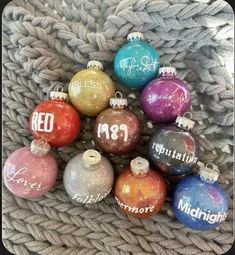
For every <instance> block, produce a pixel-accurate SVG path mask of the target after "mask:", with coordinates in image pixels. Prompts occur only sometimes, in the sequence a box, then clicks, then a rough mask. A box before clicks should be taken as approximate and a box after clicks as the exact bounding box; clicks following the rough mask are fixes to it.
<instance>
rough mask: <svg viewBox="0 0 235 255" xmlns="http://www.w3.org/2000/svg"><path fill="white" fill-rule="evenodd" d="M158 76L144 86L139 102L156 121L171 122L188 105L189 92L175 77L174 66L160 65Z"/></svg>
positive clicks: (151, 118) (146, 113)
mask: <svg viewBox="0 0 235 255" xmlns="http://www.w3.org/2000/svg"><path fill="white" fill-rule="evenodd" d="M159 74H160V76H159V77H158V78H157V79H154V80H152V81H151V82H150V83H148V84H147V86H146V87H145V88H144V90H143V92H142V94H141V98H140V102H141V106H142V109H143V111H144V113H145V115H146V116H147V117H148V118H149V119H150V120H152V121H154V122H156V123H162V124H166V123H172V122H174V121H175V119H176V117H177V116H179V115H183V114H184V113H185V112H187V111H188V109H189V107H190V92H189V90H188V86H187V84H186V83H185V82H183V81H182V80H180V79H177V78H176V77H175V75H176V71H175V68H174V67H161V68H160V69H159Z"/></svg>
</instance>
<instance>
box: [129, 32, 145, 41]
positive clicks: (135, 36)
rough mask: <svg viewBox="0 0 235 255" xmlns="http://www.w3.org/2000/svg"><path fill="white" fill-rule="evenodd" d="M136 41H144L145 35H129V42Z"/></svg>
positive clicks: (133, 33)
mask: <svg viewBox="0 0 235 255" xmlns="http://www.w3.org/2000/svg"><path fill="white" fill-rule="evenodd" d="M135 39H139V40H143V39H144V35H143V33H141V32H131V33H129V34H128V35H127V40H128V41H132V40H135Z"/></svg>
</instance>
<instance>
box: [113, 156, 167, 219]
mask: <svg viewBox="0 0 235 255" xmlns="http://www.w3.org/2000/svg"><path fill="white" fill-rule="evenodd" d="M114 192H115V199H116V201H117V203H118V205H119V206H120V207H121V209H122V210H123V211H124V212H125V213H127V214H130V215H133V216H135V217H138V218H145V217H149V216H152V215H154V214H156V213H158V212H159V211H160V209H161V207H162V206H163V204H164V202H165V199H166V194H167V187H166V183H165V181H164V179H163V178H162V177H161V175H160V174H158V173H157V172H156V171H155V170H153V169H150V168H149V162H148V161H147V160H146V159H144V158H141V157H137V158H135V159H133V160H132V161H131V164H130V167H127V168H125V169H124V170H123V172H122V173H121V174H120V175H119V176H118V178H117V180H116V183H115V187H114Z"/></svg>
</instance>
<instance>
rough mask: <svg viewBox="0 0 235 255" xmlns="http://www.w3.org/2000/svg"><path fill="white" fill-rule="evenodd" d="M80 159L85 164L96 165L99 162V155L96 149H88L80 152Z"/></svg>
mask: <svg viewBox="0 0 235 255" xmlns="http://www.w3.org/2000/svg"><path fill="white" fill-rule="evenodd" d="M82 159H83V161H84V162H85V164H86V165H89V166H91V165H96V164H98V163H99V162H100V160H101V155H100V153H99V152H98V151H96V150H92V149H89V150H86V151H85V152H84V153H83V154H82Z"/></svg>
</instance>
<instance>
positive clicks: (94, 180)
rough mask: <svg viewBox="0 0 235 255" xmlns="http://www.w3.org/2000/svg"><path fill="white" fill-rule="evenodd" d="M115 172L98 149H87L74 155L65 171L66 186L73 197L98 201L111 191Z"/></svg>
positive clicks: (83, 200) (85, 200)
mask: <svg viewBox="0 0 235 255" xmlns="http://www.w3.org/2000/svg"><path fill="white" fill-rule="evenodd" d="M113 180H114V172H113V168H112V166H111V164H110V163H109V161H108V160H107V159H106V158H105V157H104V156H101V155H100V153H99V152H98V151H96V150H91V149H90V150H86V151H85V152H84V153H80V154H78V155H77V156H75V157H73V158H72V159H71V160H70V161H69V162H68V164H67V165H66V168H65V171H64V187H65V190H66V192H67V193H68V195H69V196H70V198H71V199H73V200H75V201H77V202H79V203H83V204H90V203H96V202H99V201H101V200H102V199H104V198H105V197H106V196H107V195H108V194H109V193H110V191H111V189H112V186H113Z"/></svg>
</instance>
